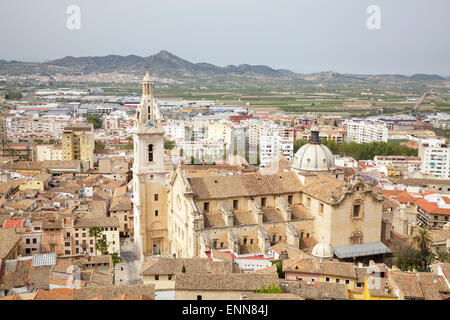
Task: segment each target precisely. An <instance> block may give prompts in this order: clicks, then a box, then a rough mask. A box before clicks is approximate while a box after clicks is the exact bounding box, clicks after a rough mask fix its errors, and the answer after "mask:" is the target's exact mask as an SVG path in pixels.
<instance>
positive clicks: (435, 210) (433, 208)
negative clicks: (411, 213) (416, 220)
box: [416, 198, 450, 215]
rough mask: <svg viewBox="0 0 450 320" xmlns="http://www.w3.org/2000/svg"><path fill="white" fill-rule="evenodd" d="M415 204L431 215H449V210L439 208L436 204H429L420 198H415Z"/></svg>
mask: <svg viewBox="0 0 450 320" xmlns="http://www.w3.org/2000/svg"><path fill="white" fill-rule="evenodd" d="M416 203H417V205H418V206H419V207H421V208H422V209H423V210H424V211H425V212H427V213H432V214H449V215H450V209H447V208H439V206H438V205H437V203H435V202H430V201H427V200H425V199H422V198H417V199H416Z"/></svg>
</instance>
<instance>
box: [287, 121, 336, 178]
mask: <svg viewBox="0 0 450 320" xmlns="http://www.w3.org/2000/svg"><path fill="white" fill-rule="evenodd" d="M292 168H294V169H297V170H302V171H332V170H334V169H336V166H335V164H334V156H333V154H332V153H331V151H330V149H328V148H327V147H326V146H324V145H323V144H321V143H320V141H319V129H318V128H312V129H311V142H310V143H308V144H306V145H304V146H302V147H301V148H300V149H298V151H297V152H296V153H295V155H294V161H293V165H292Z"/></svg>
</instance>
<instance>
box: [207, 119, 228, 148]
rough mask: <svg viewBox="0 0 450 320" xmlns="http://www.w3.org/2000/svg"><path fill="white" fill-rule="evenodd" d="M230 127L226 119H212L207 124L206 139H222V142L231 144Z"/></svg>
mask: <svg viewBox="0 0 450 320" xmlns="http://www.w3.org/2000/svg"><path fill="white" fill-rule="evenodd" d="M231 136H232V128H231V126H230V124H229V123H228V121H224V120H220V121H213V122H210V123H209V124H208V139H209V140H210V141H223V143H224V144H226V145H230V144H231Z"/></svg>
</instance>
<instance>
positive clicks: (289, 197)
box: [288, 195, 293, 206]
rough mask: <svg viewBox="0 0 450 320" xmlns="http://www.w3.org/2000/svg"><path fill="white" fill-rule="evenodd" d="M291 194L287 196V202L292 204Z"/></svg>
mask: <svg viewBox="0 0 450 320" xmlns="http://www.w3.org/2000/svg"><path fill="white" fill-rule="evenodd" d="M292 198H293V197H292V195H289V196H288V204H289V205H290V206H291V205H292Z"/></svg>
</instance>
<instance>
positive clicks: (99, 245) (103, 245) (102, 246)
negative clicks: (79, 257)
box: [95, 238, 108, 255]
mask: <svg viewBox="0 0 450 320" xmlns="http://www.w3.org/2000/svg"><path fill="white" fill-rule="evenodd" d="M95 249H97V250H100V252H101V253H102V255H104V254H108V243H107V242H106V239H104V238H100V239H98V240H97V242H96V243H95Z"/></svg>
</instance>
